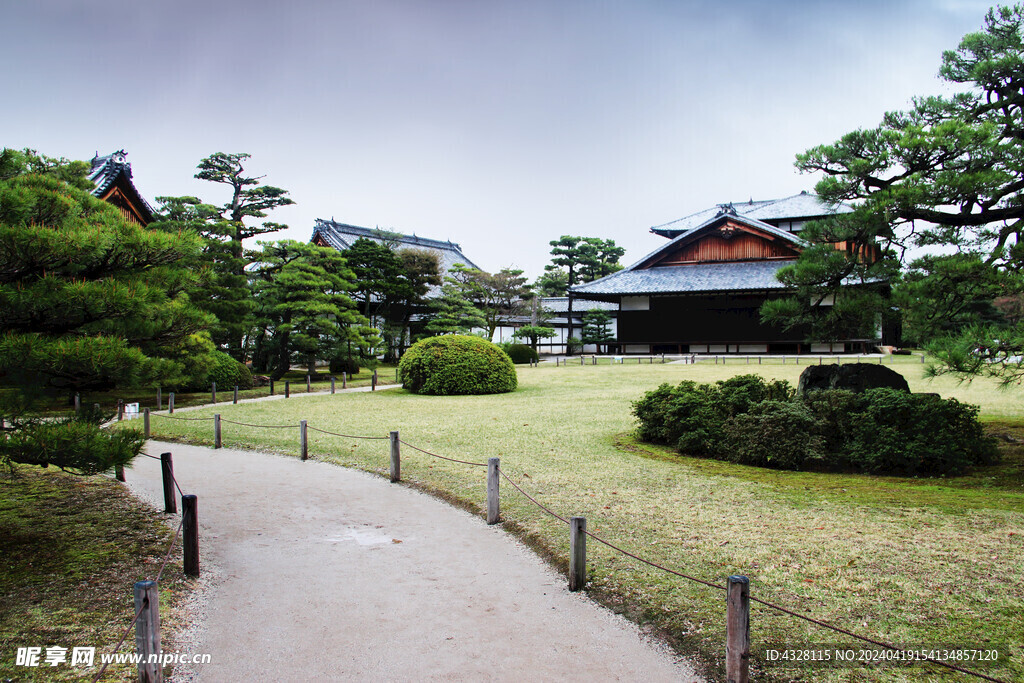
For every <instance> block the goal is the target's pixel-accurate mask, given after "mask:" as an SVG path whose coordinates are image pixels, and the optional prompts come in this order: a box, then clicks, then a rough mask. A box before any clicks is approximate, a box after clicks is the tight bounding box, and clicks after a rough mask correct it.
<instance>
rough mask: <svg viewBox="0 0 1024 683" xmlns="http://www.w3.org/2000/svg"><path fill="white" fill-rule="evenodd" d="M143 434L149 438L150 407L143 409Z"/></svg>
mask: <svg viewBox="0 0 1024 683" xmlns="http://www.w3.org/2000/svg"><path fill="white" fill-rule="evenodd" d="M142 435H143V436H144V437H146V438H147V439H148V438H149V408H143V409H142Z"/></svg>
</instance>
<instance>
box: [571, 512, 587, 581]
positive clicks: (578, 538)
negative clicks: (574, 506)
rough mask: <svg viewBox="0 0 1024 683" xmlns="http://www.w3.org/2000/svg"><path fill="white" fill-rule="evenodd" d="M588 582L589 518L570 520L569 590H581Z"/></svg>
mask: <svg viewBox="0 0 1024 683" xmlns="http://www.w3.org/2000/svg"><path fill="white" fill-rule="evenodd" d="M586 584H587V518H586V517H573V518H571V519H570V520H569V590H570V591H581V590H583V588H584V587H585V586H586Z"/></svg>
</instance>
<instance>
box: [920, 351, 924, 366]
mask: <svg viewBox="0 0 1024 683" xmlns="http://www.w3.org/2000/svg"><path fill="white" fill-rule="evenodd" d="M921 364H922V365H923V364H924V354H923V353H922V354H921Z"/></svg>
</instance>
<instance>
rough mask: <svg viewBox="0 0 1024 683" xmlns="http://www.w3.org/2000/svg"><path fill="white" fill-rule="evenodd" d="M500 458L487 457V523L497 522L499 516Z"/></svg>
mask: <svg viewBox="0 0 1024 683" xmlns="http://www.w3.org/2000/svg"><path fill="white" fill-rule="evenodd" d="M500 467H501V459H500V458H487V523H488V524H497V523H498V521H499V518H500V517H501V497H500V495H499V494H500V491H499V488H498V484H499V481H498V469H499V468H500Z"/></svg>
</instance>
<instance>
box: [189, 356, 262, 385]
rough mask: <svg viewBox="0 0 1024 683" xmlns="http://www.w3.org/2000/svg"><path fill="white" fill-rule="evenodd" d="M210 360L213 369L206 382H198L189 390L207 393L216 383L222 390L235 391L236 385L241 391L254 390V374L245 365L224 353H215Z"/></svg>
mask: <svg viewBox="0 0 1024 683" xmlns="http://www.w3.org/2000/svg"><path fill="white" fill-rule="evenodd" d="M210 358H211V359H212V360H213V367H211V368H210V372H209V373H208V374H207V375H206V381H205V382H196V383H194V384H192V385H191V386H189V387H187V389H189V390H191V391H205V390H208V389H209V388H210V383H211V382H216V383H217V388H218V389H221V390H227V389H233V388H234V386H235V385H236V384H237V385H238V388H239V389H252V386H253V382H252V373H251V372H250V371H249V368H247V367H246V366H245V364H244V363H239V362H238V361H237V360H235V359H234V358H232V357H231V356H229V355H228V354H226V353H224V352H223V351H213V352H212V353H211V354H210Z"/></svg>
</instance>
